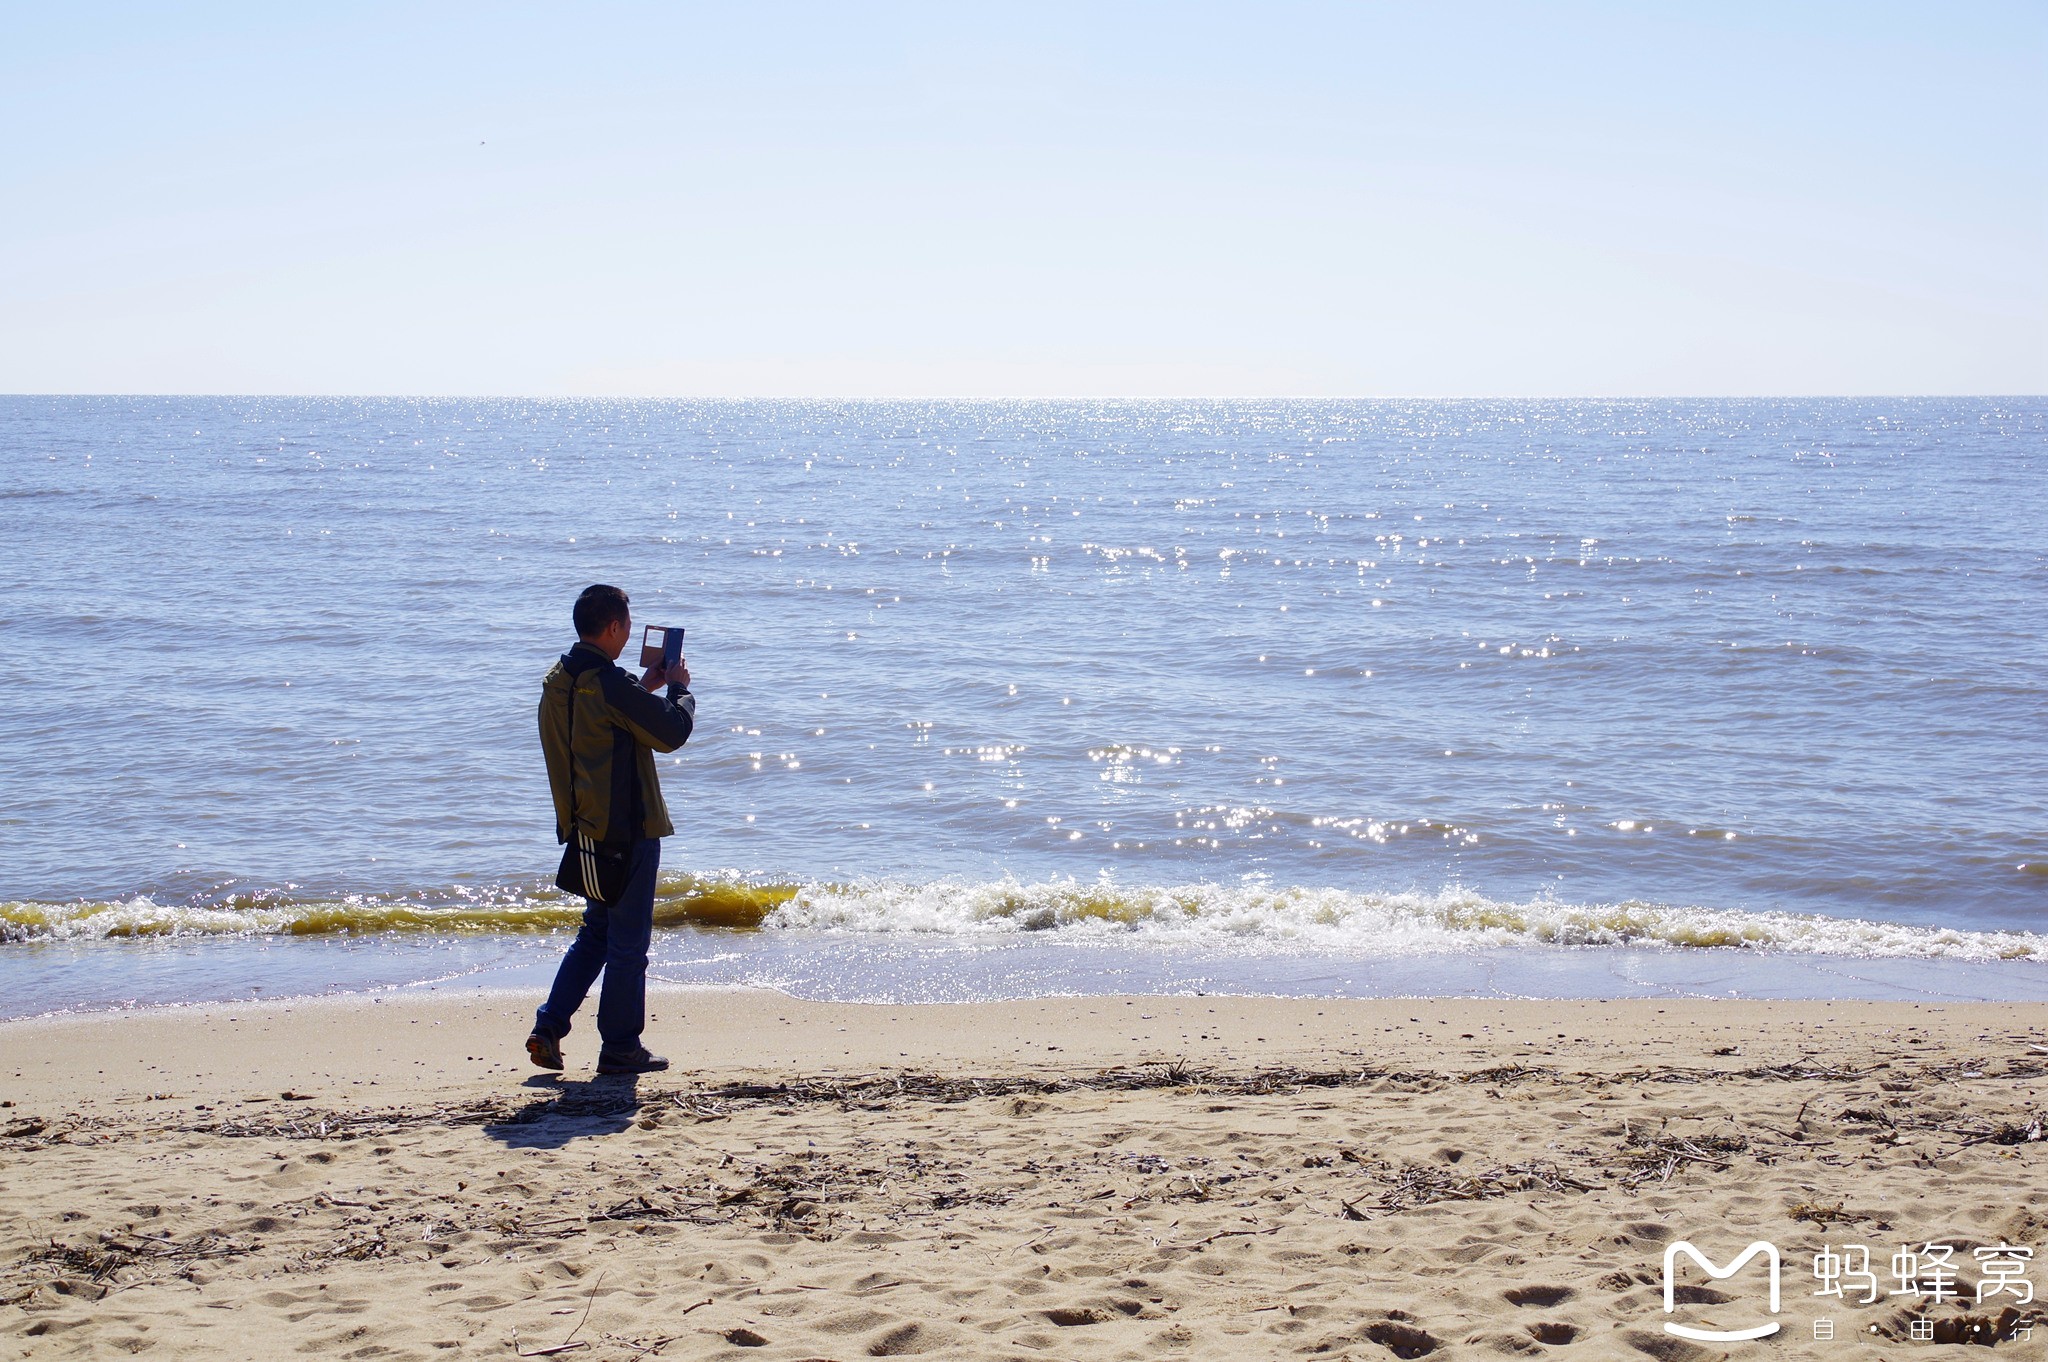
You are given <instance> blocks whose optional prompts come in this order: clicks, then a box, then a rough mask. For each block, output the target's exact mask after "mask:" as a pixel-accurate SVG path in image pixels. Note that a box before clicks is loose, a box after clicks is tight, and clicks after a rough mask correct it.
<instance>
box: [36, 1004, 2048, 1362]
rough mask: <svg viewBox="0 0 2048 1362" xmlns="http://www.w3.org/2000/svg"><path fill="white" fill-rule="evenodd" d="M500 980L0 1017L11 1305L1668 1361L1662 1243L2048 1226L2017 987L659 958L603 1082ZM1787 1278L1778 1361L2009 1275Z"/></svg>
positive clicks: (364, 1326) (746, 1346)
mask: <svg viewBox="0 0 2048 1362" xmlns="http://www.w3.org/2000/svg"><path fill="white" fill-rule="evenodd" d="M533 1001H536V998H535V997H534V996H533V995H490V996H488V997H483V996H469V997H450V998H422V997H418V996H413V997H406V998H398V997H392V998H386V999H379V1000H375V1001H370V1000H364V999H360V998H338V999H315V1000H292V1001H280V1002H266V1003H258V1004H249V1003H238V1004H224V1005H214V1006H211V1007H208V1008H206V1009H205V1010H199V1009H193V1010H189V1011H186V1010H178V1011H175V1012H169V1011H154V1012H149V1013H115V1014H96V1015H92V1016H83V1017H77V1016H74V1017H65V1018H56V1019H39V1020H33V1021H11V1022H5V1023H0V1044H4V1046H5V1047H6V1048H5V1051H4V1053H5V1054H6V1055H7V1057H8V1062H6V1063H5V1064H4V1066H0V1078H4V1080H5V1083H6V1089H7V1094H6V1098H5V1100H6V1101H7V1102H10V1103H11V1104H12V1105H11V1106H10V1107H6V1108H0V1158H4V1159H5V1160H6V1166H7V1167H8V1170H9V1175H8V1177H7V1178H6V1179H5V1180H4V1182H0V1339H5V1340H7V1342H8V1344H9V1345H10V1347H11V1349H12V1351H13V1352H14V1353H15V1354H17V1355H22V1354H27V1355H33V1356H35V1357H38V1358H42V1357H96V1356H107V1355H115V1354H122V1355H125V1354H126V1353H127V1352H129V1351H131V1350H146V1351H148V1352H149V1353H150V1355H154V1356H167V1357H203V1356H224V1355H242V1356H258V1355H282V1354H283V1353H285V1352H289V1351H292V1350H295V1349H298V1350H309V1351H316V1352H319V1353H321V1354H322V1355H335V1356H343V1355H360V1356H380V1357H408V1358H409V1357H449V1356H471V1355H490V1356H507V1355H510V1354H509V1353H508V1351H507V1350H508V1347H516V1349H517V1350H522V1351H524V1350H531V1349H536V1348H541V1347H549V1346H556V1345H559V1344H562V1343H564V1342H570V1343H577V1342H580V1343H584V1344H587V1345H589V1346H587V1347H582V1348H575V1349H572V1350H571V1351H572V1353H573V1354H574V1355H578V1356H582V1357H589V1358H613V1357H616V1358H628V1357H637V1356H648V1355H654V1356H665V1357H723V1356H733V1357H771V1358H782V1359H789V1360H790V1362H795V1359H801V1358H817V1357H838V1358H845V1357H852V1356H865V1355H892V1354H898V1353H905V1354H907V1353H912V1352H931V1353H935V1354H941V1355H948V1356H974V1357H981V1356H989V1357H1030V1356H1058V1357H1069V1356H1071V1357H1105V1358H1106V1357H1118V1356H1129V1355H1145V1356H1186V1357H1215V1358H1218V1359H1222V1358H1234V1357H1243V1356H1247V1355H1262V1356H1281V1355H1294V1354H1297V1353H1298V1354H1302V1355H1315V1356H1321V1357H1344V1356H1349V1357H1354V1358H1360V1359H1364V1358H1374V1359H1379V1358H1385V1357H1388V1356H1430V1355H1436V1356H1467V1355H1471V1356H1484V1355H1494V1354H1517V1353H1521V1354H1529V1355H1535V1354H1537V1353H1541V1352H1543V1351H1547V1350H1551V1349H1554V1348H1557V1347H1562V1346H1564V1345H1565V1344H1566V1343H1567V1342H1574V1341H1576V1342H1578V1343H1580V1344H1583V1343H1585V1342H1595V1343H1596V1348H1608V1347H1613V1346H1615V1345H1616V1344H1621V1345H1632V1346H1631V1349H1630V1350H1631V1351H1634V1350H1636V1349H1645V1350H1649V1349H1655V1350H1658V1351H1657V1352H1656V1355H1658V1356H1668V1357H1678V1358H1692V1357H1695V1356H1699V1357H1705V1356H1711V1355H1713V1354H1711V1353H1708V1352H1705V1351H1702V1350H1698V1349H1694V1350H1693V1351H1685V1350H1683V1349H1680V1350H1676V1351H1673V1350H1671V1345H1672V1344H1673V1342H1674V1340H1671V1339H1669V1338H1668V1337H1667V1336H1665V1335H1664V1334H1662V1333H1661V1331H1660V1322H1661V1321H1662V1320H1663V1319H1664V1318H1665V1316H1664V1315H1663V1312H1662V1309H1661V1296H1660V1294H1659V1290H1658V1272H1659V1268H1660V1263H1661V1255H1662V1252H1663V1250H1664V1248H1665V1247H1666V1245H1667V1244H1668V1243H1669V1242H1670V1241H1671V1240H1673V1239H1674V1238H1677V1237H1687V1238H1690V1239H1693V1240H1695V1241H1696V1242H1698V1243H1699V1244H1700V1245H1701V1247H1702V1248H1705V1249H1707V1250H1708V1251H1709V1252H1714V1253H1716V1254H1717V1255H1718V1257H1719V1258H1720V1259H1721V1260H1723V1261H1725V1259H1726V1258H1727V1257H1728V1255H1729V1253H1730V1252H1732V1251H1733V1250H1734V1249H1736V1248H1739V1247H1740V1246H1741V1244H1742V1243H1747V1242H1749V1241H1750V1240H1752V1239H1756V1238H1763V1239H1768V1240H1770V1241H1772V1242H1773V1243H1775V1244H1776V1245H1777V1246H1778V1247H1779V1248H1780V1249H1781V1250H1782V1251H1783V1254H1784V1261H1785V1264H1786V1269H1785V1270H1786V1272H1787V1274H1788V1277H1790V1276H1791V1275H1792V1274H1794V1273H1795V1272H1805V1271H1807V1269H1806V1267H1805V1265H1806V1264H1809V1263H1810V1262H1811V1261H1812V1258H1813V1255H1814V1254H1815V1253H1817V1252H1819V1251H1820V1249H1821V1248H1822V1247H1823V1246H1826V1245H1829V1244H1840V1243H1844V1242H1849V1241H1855V1242H1859V1243H1864V1244H1867V1245H1870V1246H1872V1248H1873V1261H1875V1260H1876V1257H1877V1246H1879V1245H1880V1244H1882V1246H1883V1251H1884V1253H1885V1254H1886V1255H1889V1254H1890V1253H1891V1252H1892V1250H1893V1248H1894V1247H1895V1246H1896V1243H1897V1242H1903V1241H1905V1240H1908V1239H1911V1240H1914V1241H1916V1242H1921V1241H1934V1240H1938V1239H1942V1238H1944V1237H1946V1238H1947V1240H1948V1242H1950V1243H1952V1244H1954V1245H1956V1246H1958V1248H1959V1257H1960V1260H1961V1262H1962V1263H1963V1268H1962V1272H1961V1284H1962V1286H1963V1287H1964V1288H1965V1294H1966V1295H1967V1294H1969V1293H1970V1292H1974V1290H1975V1289H1976V1288H1977V1287H1978V1286H1979V1285H1981V1284H1982V1282H1983V1280H1984V1278H1983V1276H1982V1274H1980V1273H1979V1272H1977V1271H1976V1269H1975V1267H1974V1265H1973V1262H1972V1254H1971V1250H1972V1249H1974V1248H1977V1247H1985V1246H1993V1245H1996V1244H1999V1243H2001V1242H2006V1243H2011V1244H2020V1245H2028V1246H2032V1247H2035V1248H2036V1249H2039V1248H2041V1247H2044V1245H2043V1240H2044V1239H2048V1219H2044V1216H2043V1213H2042V1212H2041V1211H2039V1210H2038V1209H2037V1208H2038V1207H2039V1205H2040V1204H2041V1203H2042V1200H2043V1197H2044V1194H2048V1147H2044V1144H2043V1143H2042V1141H2041V1140H2040V1139H2039V1135H2040V1133H2041V1123H2042V1117H2043V1113H2044V1109H2048V1006H2042V1005H2033V1004H2023V1005H2013V1004H1997V1005H1954V1004H1912V1003H1871V1002H1818V1001H1814V1002H1757V1001H1705V1000H1661V999H1659V1000H1621V1001H1594V1000H1548V1001H1546V1000H1514V1001H1481V1000H1473V999H1462V998H1454V999H1427V1000H1421V999H1329V998H1316V999H1279V998H1238V997H1217V996H1209V997H1149V996H1148V997H1114V996H1108V995H1104V996H1095V997H1085V998H1060V999H1036V1000H1024V1001H1015V1002H1002V1003H979V1004H923V1005H908V1006H905V1005H884V1004H862V1003H816V1002H807V1001H804V1000H801V999H795V998H791V997H788V996H786V995H781V994H774V993H766V992H753V993H725V992H720V993H715V994H714V993H707V992H696V991H693V992H675V991H663V992H659V993H656V994H653V995H652V996H651V997H650V1014H651V1022H650V1026H649V1031H648V1036H647V1039H648V1042H649V1044H650V1045H652V1046H653V1048H655V1049H656V1050H658V1051H660V1052H662V1053H665V1054H668V1055H669V1056H670V1057H671V1058H672V1059H673V1060H674V1061H675V1067H674V1068H673V1069H672V1070H670V1071H669V1072H667V1073H663V1074H653V1075H648V1076H646V1077H645V1078H642V1079H640V1080H638V1081H637V1082H635V1081H633V1080H616V1079H595V1078H594V1077H593V1076H592V1075H591V1072H590V1068H589V1065H590V1062H591V1059H592V1056H593V1055H594V1052H595V1037H594V1035H593V1034H592V1030H591V1027H590V1025H589V1022H588V1017H589V1013H588V1010H587V1009H586V1011H585V1013H584V1014H581V1016H582V1020H583V1021H584V1025H582V1026H579V1027H578V1029H577V1030H576V1031H575V1032H573V1033H572V1034H571V1036H570V1037H569V1039H568V1041H567V1044H566V1049H567V1052H568V1058H569V1069H568V1071H567V1073H566V1074H564V1075H562V1076H560V1077H556V1076H553V1075H546V1074H542V1073H541V1072H540V1071H537V1070H534V1069H532V1068H530V1067H529V1066H527V1065H526V1063H525V1061H524V1057H523V1055H522V1054H520V1052H519V1042H520V1041H521V1039H522V1038H523V1036H524V1034H525V1029H526V1025H527V1023H528V1021H529V1019H530V1010H529V1008H530V1004H531V1003H532V1002H533ZM2030 1136H2031V1138H2030ZM1724 1239H1725V1240H1728V1241H1729V1242H1728V1243H1726V1244H1723V1243H1721V1242H1720V1241H1721V1240H1724ZM1737 1241H1739V1242H1737ZM2032 1272H2033V1277H2034V1279H2035V1280H2036V1282H2037V1283H2038V1284H2042V1285H2048V1267H2042V1266H2035V1267H2034V1268H2033V1270H2032ZM1702 1280H1703V1279H1702ZM1703 1289H1704V1288H1703ZM1810 1292H1811V1283H1810V1282H1806V1283H1797V1284H1788V1286H1787V1288H1786V1293H1785V1300H1786V1305H1785V1311H1784V1314H1783V1315H1782V1316H1781V1318H1782V1319H1783V1321H1784V1322H1785V1327H1786V1329H1787V1331H1788V1336H1787V1337H1786V1338H1785V1339H1784V1340H1783V1342H1784V1343H1786V1344H1788V1345H1790V1346H1791V1351H1792V1352H1793V1355H1799V1356H1804V1355H1807V1351H1806V1350H1809V1349H1811V1350H1812V1351H1813V1355H1816V1356H1818V1355H1826V1356H1841V1355H1844V1353H1847V1354H1849V1355H1874V1354H1868V1353H1867V1352H1866V1351H1865V1348H1866V1347H1868V1346H1877V1345H1880V1344H1882V1345H1885V1346H1889V1345H1891V1344H1893V1343H1898V1344H1899V1345H1900V1346H1901V1347H1904V1346H1906V1340H1907V1339H1908V1336H1909V1332H1910V1330H1911V1328H1912V1325H1913V1321H1914V1319H1916V1318H1924V1319H1925V1320H1927V1321H1928V1327H1934V1326H1936V1325H1939V1326H1940V1327H1942V1328H1944V1329H1949V1330H1951V1331H1953V1330H1961V1329H1964V1328H1966V1327H1967V1326H1968V1324H1969V1323H1971V1322H1976V1323H1978V1324H1981V1325H1983V1326H1985V1327H1991V1326H1994V1325H1998V1321H1999V1320H2000V1318H2001V1316H2000V1315H1999V1313H1998V1310H1999V1308H2001V1307H2002V1306H2003V1305H2004V1304H2005V1303H2006V1302H2009V1301H2010V1300H2011V1296H2010V1295H2009V1294H2008V1295H2007V1296H2006V1297H2005V1298H2004V1300H2003V1301H2001V1300H1999V1299H1998V1298H1995V1297H1994V1298H1992V1299H1990V1300H1988V1301H1987V1302H1986V1303H1985V1304H1984V1305H1983V1306H1979V1305H1978V1304H1977V1303H1975V1302H1974V1301H1965V1302H1956V1301H1948V1302H1943V1303H1940V1304H1935V1303H1932V1302H1929V1301H1927V1300H1925V1299H1924V1298H1921V1299H1913V1298H1906V1297H1885V1298H1882V1299H1881V1300H1880V1301H1879V1302H1878V1303H1876V1304H1873V1305H1870V1306H1868V1307H1865V1306H1861V1305H1858V1304H1856V1303H1854V1301H1853V1300H1852V1301H1850V1302H1848V1303H1846V1304H1845V1303H1841V1302H1825V1303H1824V1305H1825V1308H1826V1309H1827V1311H1828V1312H1829V1314H1830V1316H1831V1318H1832V1319H1833V1320H1834V1321H1835V1322H1837V1323H1839V1324H1840V1325H1842V1327H1843V1330H1844V1332H1843V1335H1842V1336H1843V1338H1844V1340H1845V1341H1844V1342H1842V1343H1837V1344H1821V1343H1816V1342H1813V1341H1812V1335H1811V1332H1810V1330H1811V1327H1812V1324H1813V1321H1814V1319H1815V1318H1817V1317H1818V1311H1817V1307H1816V1304H1815V1302H1814V1300H1813V1298H1812V1297H1811V1294H1810ZM1715 1294H1716V1293H1714V1292H1712V1291H1707V1292H1706V1293H1705V1295H1704V1296H1700V1297H1698V1300H1697V1302H1696V1306H1697V1309H1698V1311H1699V1312H1701V1314H1702V1316H1703V1317H1705V1316H1715V1315H1717V1312H1718V1313H1722V1314H1727V1315H1729V1316H1730V1317H1732V1315H1733V1313H1734V1312H1736V1311H1737V1310H1738V1306H1739V1304H1740V1302H1736V1301H1734V1300H1732V1299H1731V1300H1727V1301H1723V1302H1720V1303H1716V1302H1715V1301H1713V1300H1710V1299H1708V1298H1709V1297H1712V1296H1714V1295H1715ZM585 1312H587V1315H586V1314H585ZM579 1319H581V1320H582V1325H581V1327H580V1329H579V1326H578V1321H579ZM2016 1319H2017V1317H2016V1316H2015V1317H2014V1318H2013V1319H2009V1320H2007V1321H2006V1324H2005V1325H2004V1326H1999V1327H2008V1326H2009V1327H2018V1326H2017V1324H2016V1322H2015V1321H2016ZM1708 1322H1709V1323H1712V1322H1713V1320H1712V1319H1709V1320H1708ZM1873 1326H1874V1327H1875V1328H1876V1329H1877V1332H1876V1333H1875V1334H1872V1333H1870V1332H1869V1330H1870V1329H1871V1327H1873ZM572 1330H576V1331H577V1332H575V1333H574V1335H573V1336H572ZM515 1331H516V1332H515ZM2041 1336H2042V1334H2041V1332H2037V1333H2036V1334H2035V1335H2034V1337H2035V1338H2039V1337H2041ZM1859 1337H1860V1338H1862V1339H1863V1341H1864V1342H1863V1344H1862V1345H1859V1344H1857V1343H1854V1342H1848V1341H1847V1340H1848V1339H1854V1338H1859ZM1959 1337H1960V1336H1959ZM1609 1338H1612V1339H1613V1340H1615V1343H1613V1344H1610V1343H1607V1342H1605V1340H1607V1339H1609ZM664 1339H665V1340H668V1341H667V1342H662V1340H664ZM1685 1348H1693V1345H1689V1344H1688V1345H1685ZM1581 1351H1584V1349H1583V1348H1581Z"/></svg>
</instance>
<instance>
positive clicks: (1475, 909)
mask: <svg viewBox="0 0 2048 1362" xmlns="http://www.w3.org/2000/svg"><path fill="white" fill-rule="evenodd" d="M582 912H583V904H582V902H581V900H576V899H570V898H567V897H565V896H563V895H562V894H560V893H558V892H556V891H555V890H554V889H553V888H552V887H543V886H532V885H528V886H512V887H499V888H491V889H473V888H463V889H448V890H441V891H433V892H415V893H408V894H393V895H373V894H356V895H345V896H327V897H320V896H301V895H297V894H294V893H291V892H287V891H264V892H249V893H242V894H236V895H227V896H216V897H211V898H207V899H205V900H203V901H195V902H186V903H170V902H159V901H157V900H156V899H153V898H150V897H147V896H137V897H132V898H126V899H108V900H99V901H90V900H78V901H71V902H64V903H46V902H34V901H16V902H7V903H0V941H13V942H23V941H37V940H68V941H78V940H91V939H108V938H132V937H167V936H222V935H246V936H262V935H295V936H305V935H328V934H357V935H368V934H377V933H400V932H457V933H460V932H545V931H555V930H560V929H563V928H569V927H573V926H575V925H576V923H577V921H578V920H579V919H580V918H581V916H582ZM654 916H655V922H656V924H657V925H658V926H662V927H671V928H673V927H683V926H693V927H700V928H722V929H733V930H761V931H847V932H862V933H871V934H886V933H896V934H921V935H926V936H959V937H980V938H988V937H995V936H1001V935H1003V934H1010V933H1044V934H1049V935H1051V936H1052V937H1055V938H1065V939H1071V940H1077V941H1095V942H1103V943H1108V942H1113V941H1119V940H1121V941H1128V942H1131V943H1133V944H1157V945H1187V946H1196V947H1201V946H1207V947H1212V948H1231V949H1283V950H1285V949H1292V950H1304V951H1313V952H1322V951H1327V952H1332V953H1342V954H1346V955H1361V956H1401V955H1418V954H1427V953H1431V952H1442V951H1456V950H1471V949H1479V948H1486V947H1508V946H1518V945H1546V946H1573V947H1602V946H1610V947H1613V946H1634V947H1653V948H1669V949H1687V950H1758V951H1783V952H1788V953H1796V954H1806V955H1837V956H1885V957H1891V958H1903V959H1914V958H1921V959H1951V960H1977V961H1989V960H2048V936H2044V935H2041V934H2038V933H2033V932H2019V931H1972V930H1967V929H1963V928H1949V927H1925V926H1911V925H1905V924H1900V923H1890V922H1880V921H1874V920H1868V919H1861V918H1838V917H1825V916H1820V915H1816V914H1804V913H1788V912H1779V911H1747V910H1741V909H1731V908H1712V907H1699V906H1685V905H1671V904H1658V903H1646V902H1621V903H1592V904H1580V903H1569V902H1564V901H1561V900H1557V899H1554V898H1549V897H1539V898H1533V899H1526V900H1520V901H1507V900H1500V899H1491V898H1487V897H1486V896H1484V895H1482V894H1479V893H1477V892H1474V891H1472V890H1469V889H1465V888H1462V887H1456V886H1453V887H1449V888H1445V889H1441V890H1438V891H1435V892H1433V893H1420V892H1409V893H1370V892H1362V891H1358V890H1350V889H1338V888H1329V887H1303V886H1277V887H1276V886H1270V885H1263V884H1240V885H1226V884H1216V883H1196V884H1183V885H1159V886H1145V885H1139V886H1123V885H1113V884H1108V883H1089V882H1083V881H1075V880H1047V881H1037V882H1025V881H1020V880H1009V879H1005V880H986V881H963V880H933V881H926V882H921V883H911V882H903V881H870V882H865V883H857V884H831V883H822V882H814V883H799V882H787V881H775V880H767V879H754V878H748V877H744V876H737V875H732V876H691V875H672V876H667V877H664V878H663V880H662V882H661V887H660V891H659V894H658V896H657V899H656V902H655V914H654Z"/></svg>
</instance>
